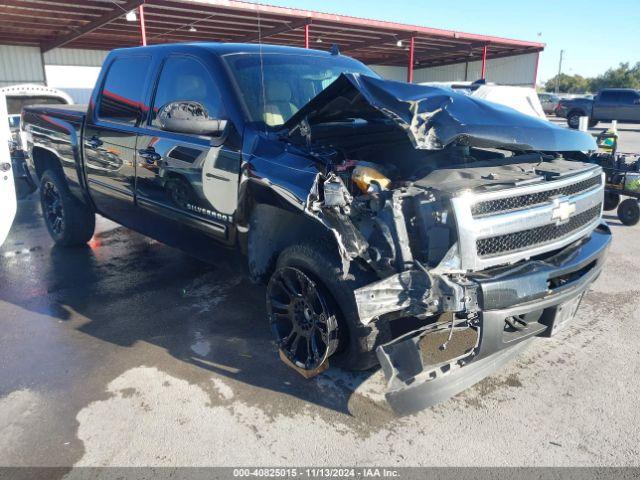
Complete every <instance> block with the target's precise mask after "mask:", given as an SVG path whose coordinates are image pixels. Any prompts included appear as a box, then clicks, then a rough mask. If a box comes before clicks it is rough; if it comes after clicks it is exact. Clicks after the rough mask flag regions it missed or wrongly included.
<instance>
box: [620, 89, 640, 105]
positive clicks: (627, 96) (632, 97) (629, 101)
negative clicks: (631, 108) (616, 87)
mask: <svg viewBox="0 0 640 480" xmlns="http://www.w3.org/2000/svg"><path fill="white" fill-rule="evenodd" d="M618 95H619V100H618V101H619V102H620V103H622V104H624V105H633V103H634V102H635V101H636V99H637V98H638V96H637V94H636V93H635V92H619V93H618Z"/></svg>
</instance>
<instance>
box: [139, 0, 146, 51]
mask: <svg viewBox="0 0 640 480" xmlns="http://www.w3.org/2000/svg"><path fill="white" fill-rule="evenodd" d="M138 13H139V14H140V35H141V36H142V45H143V46H145V45H147V27H146V26H145V24H144V5H140V6H139V7H138Z"/></svg>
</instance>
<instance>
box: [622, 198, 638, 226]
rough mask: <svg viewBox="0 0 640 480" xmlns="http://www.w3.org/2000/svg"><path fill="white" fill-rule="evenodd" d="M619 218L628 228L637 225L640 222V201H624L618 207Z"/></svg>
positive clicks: (631, 199)
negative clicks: (639, 203) (639, 202)
mask: <svg viewBox="0 0 640 480" xmlns="http://www.w3.org/2000/svg"><path fill="white" fill-rule="evenodd" d="M618 218H619V219H620V221H621V222H622V223H623V224H625V225H628V226H633V225H635V224H637V223H638V221H639V220H640V205H638V200H636V199H634V198H627V199H626V200H623V201H622V202H621V203H620V205H619V206H618Z"/></svg>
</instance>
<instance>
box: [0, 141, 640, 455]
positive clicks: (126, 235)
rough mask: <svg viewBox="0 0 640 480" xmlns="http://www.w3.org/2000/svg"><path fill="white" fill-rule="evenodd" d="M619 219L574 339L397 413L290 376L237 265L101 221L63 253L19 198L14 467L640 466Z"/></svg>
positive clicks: (628, 240)
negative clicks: (203, 258) (204, 258)
mask: <svg viewBox="0 0 640 480" xmlns="http://www.w3.org/2000/svg"><path fill="white" fill-rule="evenodd" d="M633 134H634V132H630V135H633ZM625 135H626V134H625ZM638 137H640V135H639V136H638ZM607 220H609V222H610V225H611V228H612V230H613V235H614V239H613V245H612V249H611V251H610V255H609V257H608V260H607V265H606V268H605V271H604V273H603V275H602V276H601V277H600V279H599V280H598V281H597V282H596V283H595V284H594V285H593V287H592V289H591V291H590V292H589V293H588V294H587V296H586V297H585V299H584V301H583V303H582V306H581V307H580V310H579V312H578V316H577V318H576V319H575V320H574V321H573V323H572V324H571V325H570V326H569V327H567V329H566V330H564V331H562V332H561V333H559V334H558V335H557V336H556V337H554V338H552V339H537V340H535V341H534V343H533V344H532V346H531V347H530V348H529V349H528V350H527V351H525V352H524V353H523V354H522V355H521V356H520V357H519V358H518V359H517V360H516V361H514V362H512V363H511V364H510V365H508V366H507V367H506V368H504V369H503V370H502V371H500V372H499V373H497V374H495V375H492V376H490V377H489V378H487V379H485V380H484V381H482V382H480V383H479V384H477V385H476V386H474V387H472V388H471V389H469V390H467V391H465V392H463V393H461V394H459V395H457V396H456V397H454V398H453V399H451V400H449V401H446V402H444V403H442V404H440V405H438V406H436V407H434V408H431V409H428V410H425V411H422V412H420V413H419V414H416V415H413V416H410V417H403V418H394V416H393V415H392V414H391V413H390V411H389V409H388V407H387V405H386V404H385V402H384V399H383V392H384V382H383V377H382V374H381V373H380V372H373V373H371V372H369V373H364V374H350V373H347V372H343V371H340V370H337V369H330V370H329V371H328V372H326V373H324V374H322V375H321V376H319V377H317V378H315V379H312V380H304V379H302V378H301V377H300V376H299V375H298V374H296V373H295V372H293V371H292V370H290V369H289V368H287V367H285V366H284V364H282V363H281V362H280V361H279V360H278V358H277V355H276V350H275V347H274V344H273V343H272V342H271V340H270V333H269V331H268V328H267V326H266V322H265V310H264V295H265V292H264V288H263V287H258V286H255V285H252V284H251V283H250V282H249V281H248V280H247V279H246V277H244V276H243V275H241V274H238V273H236V270H235V269H234V267H233V265H232V264H231V263H229V262H226V261H220V262H219V263H218V264H217V265H213V266H212V265H208V264H205V263H202V262H200V261H198V260H195V259H193V258H191V257H189V256H187V255H185V254H183V253H181V252H179V251H177V250H174V249H171V248H169V247H167V246H164V245H162V244H159V243H157V242H154V241H152V240H150V239H148V238H146V237H143V236H140V235H138V234H136V233H133V232H131V231H129V230H126V229H124V228H122V227H118V226H116V225H114V224H112V223H111V222H108V221H105V220H103V219H100V221H99V223H98V233H97V234H96V236H95V237H94V239H93V240H92V242H91V245H90V246H88V247H87V248H81V249H72V250H65V249H59V248H56V247H54V246H53V244H52V241H51V240H50V238H49V236H48V235H47V233H46V230H45V228H44V227H43V224H42V221H41V219H40V216H39V207H38V205H37V202H36V201H35V199H33V198H32V199H29V200H26V201H22V202H21V203H20V206H19V214H18V217H17V219H16V222H15V224H14V228H13V231H12V233H11V235H10V237H9V239H8V240H7V242H6V243H5V244H4V246H3V247H1V248H0V332H1V333H0V465H5V466H6V465H12V466H15V465H40V466H72V465H78V466H87V465H90V466H106V465H116V466H128V465H156V466H182V465H189V466H194V465H196V466H202V465H226V466H230V465H262V466H267V465H278V466H285V465H298V466H300V465H316V466H319V465H343V466H344V465H359V466H366V465H380V464H384V465H388V466H410V465H429V466H443V465H467V466H514V465H526V466H534V465H535V466H570V465H571V466H575V465H598V466H603V465H615V466H626V465H635V466H640V460H639V459H640V447H639V445H640V409H639V408H638V405H639V403H638V398H640V382H638V378H639V377H640V341H639V340H638V339H639V338H640V273H639V272H640V258H639V257H638V254H637V248H638V238H640V237H639V235H640V225H638V226H636V227H624V226H622V225H621V224H620V223H619V222H618V220H617V219H616V218H615V217H614V216H611V215H607Z"/></svg>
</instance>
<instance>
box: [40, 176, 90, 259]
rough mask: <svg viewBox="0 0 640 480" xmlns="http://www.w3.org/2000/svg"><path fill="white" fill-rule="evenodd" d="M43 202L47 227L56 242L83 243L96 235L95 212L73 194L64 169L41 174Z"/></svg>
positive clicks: (73, 244) (67, 244)
mask: <svg viewBox="0 0 640 480" xmlns="http://www.w3.org/2000/svg"><path fill="white" fill-rule="evenodd" d="M40 206H41V207H42V215H43V217H44V223H45V225H46V226H47V230H48V231H49V234H50V235H51V238H53V240H54V242H56V244H57V245H61V246H64V247H72V246H78V245H83V244H85V243H87V242H88V241H89V240H90V239H91V237H92V236H93V232H94V230H95V226H96V217H95V214H94V212H93V210H92V209H90V208H89V207H88V206H87V205H85V204H84V203H82V202H80V201H79V200H78V199H77V198H75V197H74V196H73V195H72V194H71V192H70V191H69V186H68V185H67V182H66V180H65V179H64V177H63V175H62V172H59V171H57V170H46V171H45V172H44V173H43V174H42V178H41V181H40Z"/></svg>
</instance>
